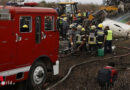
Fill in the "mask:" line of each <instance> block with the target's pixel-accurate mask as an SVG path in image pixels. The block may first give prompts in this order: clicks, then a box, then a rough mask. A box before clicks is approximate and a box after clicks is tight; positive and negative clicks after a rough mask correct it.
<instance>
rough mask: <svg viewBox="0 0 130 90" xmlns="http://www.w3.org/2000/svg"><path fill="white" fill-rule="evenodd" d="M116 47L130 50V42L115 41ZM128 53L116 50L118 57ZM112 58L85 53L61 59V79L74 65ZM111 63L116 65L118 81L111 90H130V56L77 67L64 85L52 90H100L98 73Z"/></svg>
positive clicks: (123, 50)
mask: <svg viewBox="0 0 130 90" xmlns="http://www.w3.org/2000/svg"><path fill="white" fill-rule="evenodd" d="M114 45H116V46H123V47H129V48H130V40H126V41H115V42H114ZM128 52H130V51H129V50H125V49H120V48H117V49H116V55H122V54H125V53H128ZM111 56H113V55H109V54H108V55H105V56H104V57H98V56H94V57H91V56H90V55H86V54H85V53H84V54H82V55H80V56H70V57H65V58H61V59H60V74H59V76H60V77H59V78H61V77H63V76H64V75H65V74H66V73H67V71H68V69H69V68H70V67H71V66H72V65H74V64H77V63H80V62H83V61H86V60H94V59H103V58H107V57H111ZM111 61H112V62H115V63H116V69H117V70H118V79H117V81H116V82H115V85H114V87H113V88H112V89H110V90H130V78H129V76H130V69H129V68H130V55H129V56H127V57H123V58H113V59H109V60H104V61H99V62H95V63H90V64H84V65H82V66H79V67H76V68H75V69H74V70H73V71H72V73H71V74H70V76H69V77H68V78H67V79H66V80H65V81H64V82H63V83H61V84H59V85H58V86H56V87H55V88H53V89H51V90H100V87H99V86H98V83H97V79H96V77H97V72H98V71H99V70H100V69H101V68H103V67H104V66H106V65H107V64H108V62H111Z"/></svg>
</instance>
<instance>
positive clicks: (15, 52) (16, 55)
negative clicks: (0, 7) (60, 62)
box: [0, 7, 59, 82]
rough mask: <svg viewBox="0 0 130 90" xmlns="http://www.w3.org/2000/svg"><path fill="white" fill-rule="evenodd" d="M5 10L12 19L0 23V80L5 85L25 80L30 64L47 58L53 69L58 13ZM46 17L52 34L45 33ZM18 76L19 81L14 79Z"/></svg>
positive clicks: (23, 9) (56, 53) (50, 11)
mask: <svg viewBox="0 0 130 90" xmlns="http://www.w3.org/2000/svg"><path fill="white" fill-rule="evenodd" d="M6 8H7V9H9V10H10V13H11V16H12V17H11V20H10V21H1V20H0V34H1V35H0V51H1V55H0V76H4V77H5V78H6V79H5V80H6V81H13V82H18V81H22V80H26V79H27V78H28V72H29V70H30V68H31V66H32V64H33V63H34V62H35V61H36V60H37V59H38V58H39V57H41V56H46V57H48V58H49V59H50V62H51V63H52V65H53V64H55V63H56V61H57V59H58V48H59V32H58V30H57V29H56V19H57V13H56V11H55V10H54V9H47V8H45V9H44V8H30V7H29V8H26V7H23V8H21V7H14V8H13V7H6ZM48 16H50V17H51V18H50V19H51V21H52V23H51V25H53V26H52V27H53V29H52V30H45V18H46V17H48ZM23 28H26V29H25V31H24V29H23ZM27 28H28V30H27ZM43 61H44V60H43ZM21 72H22V73H23V75H22V74H21V75H22V77H21V78H19V79H17V78H16V77H17V74H19V73H21Z"/></svg>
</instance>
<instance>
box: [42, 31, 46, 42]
mask: <svg viewBox="0 0 130 90" xmlns="http://www.w3.org/2000/svg"><path fill="white" fill-rule="evenodd" d="M45 38H46V34H45V33H44V32H42V40H43V39H45Z"/></svg>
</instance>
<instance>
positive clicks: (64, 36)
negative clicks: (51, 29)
mask: <svg viewBox="0 0 130 90" xmlns="http://www.w3.org/2000/svg"><path fill="white" fill-rule="evenodd" d="M68 28H69V25H68V22H67V17H64V19H63V34H62V35H63V36H62V39H63V40H65V39H67V37H66V34H67V31H68Z"/></svg>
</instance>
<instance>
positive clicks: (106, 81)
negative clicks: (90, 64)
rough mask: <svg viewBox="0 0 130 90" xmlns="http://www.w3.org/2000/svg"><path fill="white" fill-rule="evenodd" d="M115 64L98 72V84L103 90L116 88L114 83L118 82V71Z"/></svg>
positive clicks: (112, 63) (109, 64)
mask: <svg viewBox="0 0 130 90" xmlns="http://www.w3.org/2000/svg"><path fill="white" fill-rule="evenodd" d="M114 67H115V63H114V62H109V63H108V66H105V67H104V68H103V69H101V70H99V72H98V76H97V79H98V83H99V86H100V87H101V90H108V89H109V88H111V87H112V86H114V82H115V81H116V80H117V75H118V74H117V70H116V69H115V68H114Z"/></svg>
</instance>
